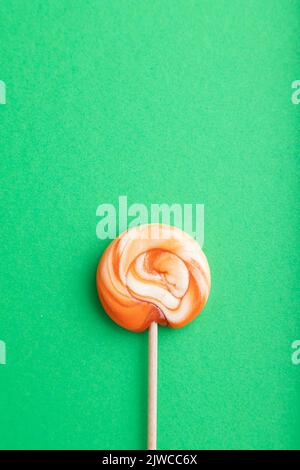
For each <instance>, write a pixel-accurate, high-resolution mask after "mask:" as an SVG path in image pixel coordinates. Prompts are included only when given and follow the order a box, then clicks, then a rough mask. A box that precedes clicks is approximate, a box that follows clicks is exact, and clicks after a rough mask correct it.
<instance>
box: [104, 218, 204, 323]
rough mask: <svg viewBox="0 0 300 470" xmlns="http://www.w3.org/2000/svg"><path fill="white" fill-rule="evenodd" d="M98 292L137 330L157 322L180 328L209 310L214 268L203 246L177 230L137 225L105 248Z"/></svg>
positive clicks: (111, 313) (116, 315)
mask: <svg viewBox="0 0 300 470" xmlns="http://www.w3.org/2000/svg"><path fill="white" fill-rule="evenodd" d="M97 289H98V294H99V297H100V300H101V302H102V305H103V307H104V309H105V311H106V312H107V313H108V315H109V316H110V317H111V318H112V319H113V320H114V321H115V322H116V323H118V324H119V325H120V326H122V327H123V328H126V329H128V330H131V331H144V330H145V329H147V328H148V327H149V325H150V323H151V322H153V321H155V322H157V323H159V324H160V325H168V326H170V327H173V328H180V327H181V326H184V325H185V324H187V323H189V322H190V321H192V320H193V319H194V318H195V317H196V316H197V315H198V313H200V311H201V310H202V308H203V307H204V305H205V303H206V301H207V298H208V295H209V290H210V270H209V265H208V262H207V260H206V257H205V255H204V253H203V252H202V250H201V248H200V247H199V245H198V243H197V242H196V241H195V240H194V239H193V238H192V237H190V236H189V235H188V234H187V233H185V232H183V231H182V230H180V229H178V228H176V227H170V226H167V225H160V224H150V225H141V226H139V227H134V228H132V229H130V230H128V231H126V232H124V233H122V234H121V235H120V236H119V237H118V238H116V239H115V240H114V241H113V242H112V243H111V244H110V245H109V246H108V248H107V249H106V250H105V252H104V253H103V256H102V257H101V259H100V262H99V265H98V269H97Z"/></svg>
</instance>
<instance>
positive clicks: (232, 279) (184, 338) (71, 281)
mask: <svg viewBox="0 0 300 470" xmlns="http://www.w3.org/2000/svg"><path fill="white" fill-rule="evenodd" d="M0 9H1V25H0V44H1V46H0V47H1V56H0V79H1V80H3V81H5V83H6V86H7V104H6V105H2V106H0V125H1V127H0V132H1V134H0V139H1V140H0V154H1V172H2V174H3V176H4V182H3V183H2V196H1V230H2V236H3V241H2V256H1V261H2V263H1V305H0V312H1V313H0V340H3V341H5V343H6V346H7V364H6V365H0V447H1V448H3V449H54V448H56V449H67V448H68V449H76V448H79V449H97V448H99V449H137V448H145V445H146V396H147V334H146V333H143V334H133V333H129V332H127V331H125V330H122V329H121V328H119V327H118V326H116V325H115V324H114V323H113V322H112V321H111V320H110V319H109V318H108V317H107V316H106V314H104V312H103V309H102V308H101V306H100V304H99V302H98V299H97V295H96V290H95V270H96V265H97V262H98V259H99V257H100V255H101V253H102V252H103V249H104V247H105V246H106V245H107V242H106V241H104V242H103V241H100V240H98V239H97V237H96V224H97V221H98V219H97V217H96V208H97V206H98V205H99V204H101V203H104V202H111V203H116V202H117V200H118V196H119V195H122V194H124V195H127V196H128V200H129V203H133V202H141V203H144V204H146V205H148V206H149V205H150V204H151V203H162V202H166V203H168V204H171V203H174V202H178V203H204V204H205V245H204V250H205V252H206V254H207V257H208V259H209V262H210V265H211V270H212V291H211V296H210V299H209V302H208V305H207V307H206V308H205V310H204V311H203V313H202V314H201V315H200V317H198V318H197V319H196V320H195V321H194V322H193V323H192V324H190V325H188V326H186V327H185V328H183V329H181V330H170V329H166V328H160V329H159V403H158V405H159V414H158V429H159V431H158V446H159V448H160V449H172V448H173V449H176V448H182V449H233V448H238V449H296V448H298V449H299V448H300V404H299V387H300V365H299V366H296V365H293V364H292V361H291V352H292V350H291V343H292V342H293V341H294V340H295V339H299V336H300V319H299V303H300V302H299V286H298V280H299V259H298V256H299V227H300V225H299V217H298V198H299V179H298V176H297V173H298V172H299V143H300V142H299V113H300V107H297V106H295V105H293V104H292V103H291V82H292V81H293V80H296V79H299V78H300V77H299V54H300V40H299V37H300V4H299V2H298V1H293V0H289V1H285V2H283V1H282V0H265V1H264V2H261V1H260V0H252V1H249V2H246V1H245V2H241V1H238V0H230V1H223V0H207V1H191V0H181V1H178V0H169V1H167V0H162V1H157V0H152V1H148V0H147V1H145V0H143V1H140V0H136V1H131V0H127V1H125V0H122V1H120V0H116V1H110V0H107V1H106V0H105V1H104V0H102V1H100V0H99V1H96V0H73V1H72V0H52V1H45V0H30V1H20V0H7V1H6V2H1V6H0Z"/></svg>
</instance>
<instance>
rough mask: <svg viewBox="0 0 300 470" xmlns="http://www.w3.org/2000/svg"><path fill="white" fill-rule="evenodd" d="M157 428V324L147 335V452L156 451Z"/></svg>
mask: <svg viewBox="0 0 300 470" xmlns="http://www.w3.org/2000/svg"><path fill="white" fill-rule="evenodd" d="M156 427H157V323H156V322H152V323H151V324H150V326H149V335H148V450H156Z"/></svg>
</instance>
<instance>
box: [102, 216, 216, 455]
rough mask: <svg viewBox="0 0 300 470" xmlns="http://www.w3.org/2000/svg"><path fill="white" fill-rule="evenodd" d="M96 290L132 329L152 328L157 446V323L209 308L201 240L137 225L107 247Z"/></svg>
mask: <svg viewBox="0 0 300 470" xmlns="http://www.w3.org/2000/svg"><path fill="white" fill-rule="evenodd" d="M97 289H98V294H99V298H100V300H101V303H102V305H103V307H104V309H105V311H106V312H107V314H108V315H109V316H110V317H111V318H112V320H114V321H115V322H116V323H117V324H118V325H120V326H121V327H123V328H126V329H127V330H131V331H135V332H140V331H144V330H146V329H149V359H148V364H149V372H148V375H149V377H148V449H156V409H157V406H156V403H157V324H160V325H166V326H169V327H172V328H180V327H182V326H184V325H186V324H187V323H189V322H190V321H192V320H193V319H194V318H195V317H196V316H197V315H198V314H199V313H200V311H201V310H202V308H203V307H204V305H205V303H206V301H207V298H208V295H209V290H210V270H209V265H208V262H207V260H206V257H205V255H204V253H203V252H202V250H201V249H200V247H199V245H198V243H197V242H196V241H195V240H194V239H193V238H192V237H190V236H189V235H188V234H187V233H185V232H183V231H182V230H180V229H178V228H176V227H170V226H167V225H160V224H150V225H141V226H138V227H134V228H132V229H130V230H128V231H126V232H124V233H122V234H121V235H120V236H119V237H118V238H116V239H115V240H114V241H113V242H112V243H111V244H110V245H109V246H108V248H107V249H106V250H105V252H104V254H103V256H102V257H101V259H100V262H99V265H98V269H97Z"/></svg>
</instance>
